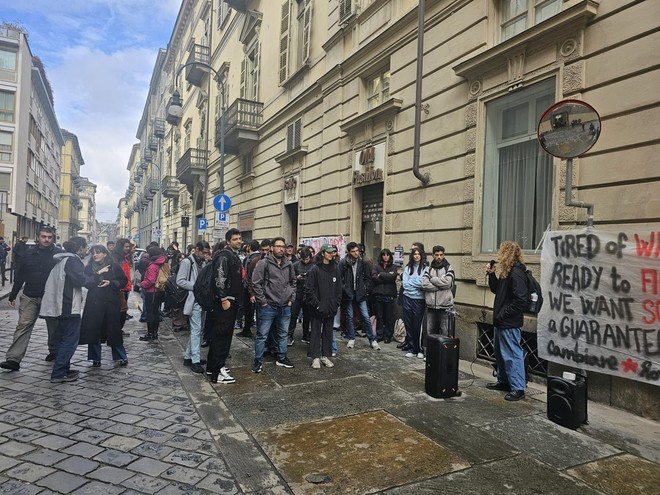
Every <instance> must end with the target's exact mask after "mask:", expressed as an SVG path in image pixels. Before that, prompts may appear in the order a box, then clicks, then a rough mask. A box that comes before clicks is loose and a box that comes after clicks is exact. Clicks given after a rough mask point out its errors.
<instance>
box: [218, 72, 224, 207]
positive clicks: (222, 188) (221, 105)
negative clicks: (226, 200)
mask: <svg viewBox="0 0 660 495" xmlns="http://www.w3.org/2000/svg"><path fill="white" fill-rule="evenodd" d="M218 84H219V85H220V99H221V103H220V194H224V193H225V84H224V82H222V81H220V80H218Z"/></svg>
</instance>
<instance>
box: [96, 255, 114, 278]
mask: <svg viewBox="0 0 660 495" xmlns="http://www.w3.org/2000/svg"><path fill="white" fill-rule="evenodd" d="M109 264H110V262H109V261H108V257H107V256H106V257H105V259H104V260H103V261H101V262H100V263H99V262H97V261H95V260H94V258H92V272H93V273H94V274H97V273H98V272H99V270H100V269H102V268H103V267H104V266H108V265H109Z"/></svg>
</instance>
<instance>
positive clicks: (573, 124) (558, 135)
mask: <svg viewBox="0 0 660 495" xmlns="http://www.w3.org/2000/svg"><path fill="white" fill-rule="evenodd" d="M536 135H537V137H538V140H539V144H540V145H541V147H542V148H543V149H544V150H545V151H546V152H548V153H549V154H551V155H552V156H555V157H557V158H563V159H569V158H576V157H578V156H581V155H583V154H585V153H586V152H587V151H589V150H590V149H591V148H592V146H593V145H594V144H596V141H598V137H599V136H600V116H599V115H598V112H596V110H595V109H594V107H592V106H591V105H589V104H587V103H585V102H583V101H580V100H562V101H559V102H557V103H555V104H554V105H552V106H550V107H549V108H548V109H547V110H546V111H545V112H543V115H541V118H540V120H539V125H538V128H537V132H536Z"/></svg>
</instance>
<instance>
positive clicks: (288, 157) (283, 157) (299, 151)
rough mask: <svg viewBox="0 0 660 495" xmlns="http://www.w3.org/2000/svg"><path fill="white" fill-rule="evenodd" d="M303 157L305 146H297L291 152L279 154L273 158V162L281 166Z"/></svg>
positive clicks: (305, 151) (305, 152)
mask: <svg viewBox="0 0 660 495" xmlns="http://www.w3.org/2000/svg"><path fill="white" fill-rule="evenodd" d="M305 155H307V145H303V146H298V147H297V148H294V149H292V150H289V151H285V152H284V153H280V154H279V155H277V156H276V157H275V161H276V162H277V163H279V164H280V165H283V164H285V163H287V162H290V161H294V160H297V159H299V158H302V157H304V156H305Z"/></svg>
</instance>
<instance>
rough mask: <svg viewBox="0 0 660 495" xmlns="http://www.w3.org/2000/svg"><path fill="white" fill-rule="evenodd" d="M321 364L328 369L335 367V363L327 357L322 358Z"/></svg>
mask: <svg viewBox="0 0 660 495" xmlns="http://www.w3.org/2000/svg"><path fill="white" fill-rule="evenodd" d="M321 362H322V363H323V365H324V366H325V367H326V368H332V367H333V366H334V363H333V362H332V361H330V359H329V358H327V357H325V356H323V357H322V358H321Z"/></svg>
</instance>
